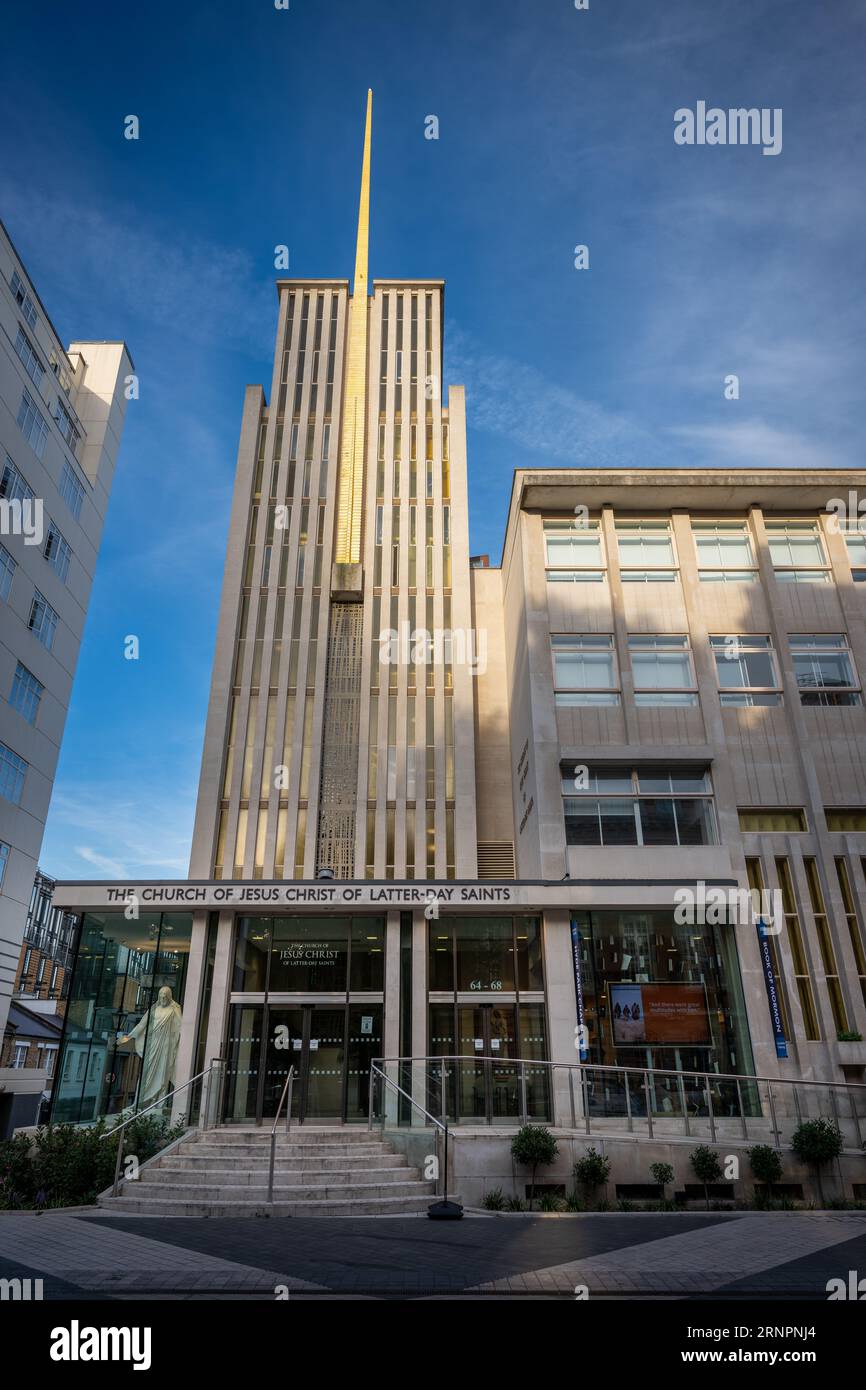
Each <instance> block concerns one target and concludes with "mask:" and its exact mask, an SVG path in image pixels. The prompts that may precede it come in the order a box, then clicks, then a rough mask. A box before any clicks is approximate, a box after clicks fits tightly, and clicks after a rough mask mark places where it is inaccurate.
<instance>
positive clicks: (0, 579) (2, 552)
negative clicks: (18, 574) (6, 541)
mask: <svg viewBox="0 0 866 1390" xmlns="http://www.w3.org/2000/svg"><path fill="white" fill-rule="evenodd" d="M17 568H18V566H17V564H16V563H15V561H14V560H13V558H12V556H11V555H10V554H9V551H8V550H7V549H6V547H5V545H0V599H8V597H9V594H10V591H11V589H12V576H13V575H14V573H15V571H16V569H17Z"/></svg>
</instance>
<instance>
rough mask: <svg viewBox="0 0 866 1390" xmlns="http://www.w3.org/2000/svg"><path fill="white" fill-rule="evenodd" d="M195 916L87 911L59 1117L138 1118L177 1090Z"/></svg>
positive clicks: (57, 1101)
mask: <svg viewBox="0 0 866 1390" xmlns="http://www.w3.org/2000/svg"><path fill="white" fill-rule="evenodd" d="M191 935H192V914H191V913H178V912H149V911H143V912H141V914H140V916H139V918H138V920H135V921H128V920H127V919H126V917H125V916H124V914H123V912H122V911H121V912H86V913H85V914H84V916H83V919H82V922H81V928H80V935H79V944H78V953H77V956H76V960H75V965H74V967H73V972H72V979H71V982H70V986H69V1003H68V1006H67V1010H66V1020H65V1026H64V1032H63V1044H62V1049H61V1058H60V1065H59V1067H58V1072H57V1082H56V1086H55V1091H54V1097H53V1103H52V1110H51V1118H52V1121H53V1122H54V1123H63V1122H73V1123H79V1122H89V1121H94V1120H97V1119H99V1118H100V1116H104V1115H115V1116H116V1115H121V1114H123V1115H126V1114H131V1113H132V1112H133V1110H134V1109H143V1108H144V1107H145V1106H147V1105H151V1104H152V1103H153V1102H154V1101H155V1100H158V1099H159V1098H160V1097H161V1096H164V1095H166V1094H167V1092H168V1091H170V1090H171V1089H172V1087H173V1086H175V1085H177V1077H176V1076H175V1069H176V1062H177V1050H178V1045H179V1042H180V1029H181V1022H182V1019H183V1008H184V993H185V986H186V974H187V964H188V961H189V948H190V938H191Z"/></svg>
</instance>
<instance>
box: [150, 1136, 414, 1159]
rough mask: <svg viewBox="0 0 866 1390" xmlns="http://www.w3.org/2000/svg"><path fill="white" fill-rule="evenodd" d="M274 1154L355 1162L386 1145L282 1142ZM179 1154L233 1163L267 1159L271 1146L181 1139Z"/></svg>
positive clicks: (381, 1149) (277, 1145) (381, 1150)
mask: <svg viewBox="0 0 866 1390" xmlns="http://www.w3.org/2000/svg"><path fill="white" fill-rule="evenodd" d="M275 1148H276V1152H277V1153H278V1154H279V1155H281V1156H282V1157H286V1156H287V1155H292V1156H296V1157H298V1158H312V1159H316V1158H350V1159H356V1158H358V1157H361V1156H364V1155H367V1156H369V1155H371V1154H378V1153H383V1152H385V1151H386V1149H387V1145H385V1144H381V1143H379V1144H316V1145H315V1147H313V1146H311V1145H307V1144H293V1143H291V1142H290V1141H289V1140H287V1139H284V1140H283V1141H282V1142H280V1141H279V1140H278V1141H277V1143H276V1145H275ZM177 1152H178V1153H201V1154H205V1155H207V1156H208V1157H210V1156H213V1157H217V1158H218V1157H219V1156H220V1155H224V1156H225V1157H226V1158H231V1160H232V1162H234V1161H242V1160H243V1159H245V1158H265V1159H266V1158H268V1157H269V1155H270V1152H271V1146H270V1144H269V1143H268V1144H209V1143H207V1142H206V1141H205V1140H201V1141H198V1140H195V1139H183V1140H181V1142H180V1144H179V1145H178V1147H177Z"/></svg>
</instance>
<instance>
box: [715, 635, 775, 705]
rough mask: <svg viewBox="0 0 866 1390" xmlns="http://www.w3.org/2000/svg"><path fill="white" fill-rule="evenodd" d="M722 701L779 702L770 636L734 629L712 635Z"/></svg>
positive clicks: (733, 702)
mask: <svg viewBox="0 0 866 1390" xmlns="http://www.w3.org/2000/svg"><path fill="white" fill-rule="evenodd" d="M710 647H711V648H712V652H713V656H714V657H715V658H716V675H717V676H718V680H719V700H720V702H721V704H723V705H737V706H739V707H740V708H742V707H743V706H750V705H780V704H781V703H782V696H781V694H780V693H779V678H778V674H777V671H776V662H775V659H774V657H773V648H772V643H771V642H770V639H769V637H756V636H754V635H753V634H752V633H745V634H743V633H733V634H728V635H727V636H725V637H711V638H710Z"/></svg>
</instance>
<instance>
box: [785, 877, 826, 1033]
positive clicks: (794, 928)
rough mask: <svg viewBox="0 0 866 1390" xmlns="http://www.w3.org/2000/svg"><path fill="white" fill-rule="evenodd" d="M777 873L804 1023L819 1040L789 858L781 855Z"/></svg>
mask: <svg viewBox="0 0 866 1390" xmlns="http://www.w3.org/2000/svg"><path fill="white" fill-rule="evenodd" d="M776 874H777V876H778V879H779V888H780V890H781V894H782V908H783V911H784V914H785V932H786V935H787V938H788V944H789V946H790V950H791V961H792V964H793V967H794V979H795V981H796V985H797V993H798V994H799V996H800V1008H801V1009H802V1011H803V1023H804V1025H805V1028H806V1037H807V1038H808V1039H809V1041H810V1042H819V1041H820V1039H821V1030H820V1028H819V1026H818V1014H817V1012H816V1010H815V998H814V995H813V993H812V980H811V977H810V973H809V961H808V957H807V955H806V951H805V949H804V946H803V934H802V931H801V929H800V916H799V913H798V911H797V899H796V897H795V895H794V881H793V879H792V877H791V868H790V865H789V863H788V860H787V859H781V858H780V859H777V860H776Z"/></svg>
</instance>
